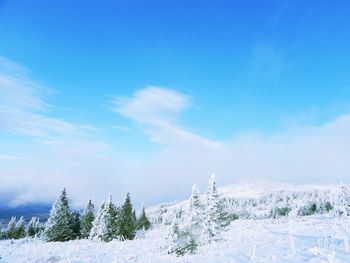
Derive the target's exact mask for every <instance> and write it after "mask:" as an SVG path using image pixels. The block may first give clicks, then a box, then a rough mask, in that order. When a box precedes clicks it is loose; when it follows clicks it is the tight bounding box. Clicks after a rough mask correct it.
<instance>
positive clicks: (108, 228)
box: [1, 189, 151, 242]
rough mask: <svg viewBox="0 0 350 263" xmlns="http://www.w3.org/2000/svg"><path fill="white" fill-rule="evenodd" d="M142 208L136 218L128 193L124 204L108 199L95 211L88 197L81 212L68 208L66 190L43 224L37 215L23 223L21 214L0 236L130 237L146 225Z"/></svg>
mask: <svg viewBox="0 0 350 263" xmlns="http://www.w3.org/2000/svg"><path fill="white" fill-rule="evenodd" d="M150 225H151V223H150V221H149V220H148V218H147V215H146V212H145V209H144V208H142V211H141V214H140V216H139V217H138V218H137V217H136V212H135V210H133V206H132V203H131V199H130V195H129V193H127V194H126V197H125V201H124V204H123V205H122V206H121V207H119V206H117V205H116V204H114V203H113V202H112V197H111V195H110V197H109V200H108V202H103V203H102V205H101V208H100V209H99V211H98V213H97V214H96V215H95V213H94V205H93V203H92V201H91V200H89V202H88V204H87V206H86V208H85V210H84V212H83V213H82V215H81V214H80V213H79V212H77V211H72V210H71V209H70V206H69V201H68V197H67V193H66V190H65V189H63V191H62V192H61V194H60V196H59V197H58V198H57V200H56V201H55V203H54V204H53V206H52V209H51V212H50V217H49V219H48V220H47V222H46V224H41V223H40V222H39V220H38V219H37V218H35V217H34V218H32V220H31V221H30V222H29V224H28V225H27V226H26V225H25V222H24V220H23V217H21V219H20V220H19V221H18V222H16V218H14V217H13V218H12V219H11V221H10V222H9V224H8V226H7V229H6V230H5V231H1V238H2V239H19V238H24V237H26V236H27V237H35V236H36V237H40V238H42V239H43V240H45V241H49V242H50V241H68V240H74V239H91V240H96V241H106V242H107V241H111V240H113V239H119V240H125V239H133V238H134V237H135V233H136V231H137V230H142V229H145V230H147V229H148V228H150Z"/></svg>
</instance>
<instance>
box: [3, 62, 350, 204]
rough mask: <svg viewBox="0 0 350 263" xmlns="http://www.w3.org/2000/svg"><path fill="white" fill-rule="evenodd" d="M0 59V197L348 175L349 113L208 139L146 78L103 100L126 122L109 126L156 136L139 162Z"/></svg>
mask: <svg viewBox="0 0 350 263" xmlns="http://www.w3.org/2000/svg"><path fill="white" fill-rule="evenodd" d="M0 64H1V66H0V143H1V144H2V145H3V146H6V147H2V148H1V149H0V181H1V183H0V196H3V197H5V196H6V201H7V202H9V203H10V204H13V205H16V204H21V203H26V202H39V201H52V200H53V199H54V198H55V197H56V194H57V193H58V192H59V190H60V189H61V188H62V187H64V186H65V187H67V190H68V193H69V195H70V196H71V197H72V199H73V201H74V202H75V204H78V205H82V204H84V203H85V202H86V201H87V199H88V198H90V197H92V198H94V199H95V200H96V202H97V203H98V202H100V201H101V200H102V199H103V198H106V195H107V194H108V193H109V192H111V193H112V194H113V195H114V196H115V197H116V199H117V200H118V198H123V195H124V193H125V192H126V191H131V193H132V196H133V198H134V200H135V202H136V204H141V203H145V204H146V205H150V204H156V203H159V202H164V201H171V200H173V199H182V198H185V197H187V195H188V194H189V192H190V186H191V184H192V183H193V182H196V183H197V184H198V185H199V186H200V187H201V188H202V189H204V187H205V185H206V182H207V178H208V177H209V175H210V174H211V173H213V172H215V173H216V174H217V177H218V183H219V184H220V185H223V184H229V183H234V182H237V181H239V180H245V179H259V180H261V179H263V180H274V181H285V182H300V183H339V182H344V183H350V176H349V175H350V166H349V165H348V162H349V161H348V157H349V156H350V114H344V115H342V116H339V117H337V118H335V119H333V120H330V121H329V122H327V123H324V124H323V125H321V126H306V125H304V126H303V125H299V126H294V127H293V128H290V129H288V130H285V131H284V132H280V133H278V134H271V135H269V136H263V135H261V134H259V133H257V132H254V133H249V132H247V133H245V134H241V135H239V136H235V137H234V138H232V139H230V140H222V141H216V140H212V139H210V138H206V137H203V136H201V135H198V134H195V133H193V132H191V131H190V130H188V129H187V128H186V127H184V126H183V125H182V124H181V114H182V113H183V112H184V111H185V110H190V107H191V98H190V97H189V96H188V95H186V94H183V93H181V92H179V91H176V90H174V89H171V88H166V87H157V86H147V87H145V88H142V89H140V90H137V91H136V92H134V93H133V94H130V95H129V96H124V97H120V96H118V94H116V96H115V97H114V98H113V99H112V101H111V102H110V105H111V110H112V111H113V112H115V113H116V114H117V115H118V116H122V117H124V118H126V119H129V120H131V121H132V122H133V123H134V126H132V127H120V126H114V127H111V131H113V130H114V131H116V129H123V130H124V131H125V132H128V131H129V130H134V129H135V127H137V129H138V131H139V132H140V133H142V134H144V135H146V137H147V138H148V140H150V141H151V142H153V143H156V144H158V145H159V147H160V149H161V150H160V151H159V153H158V154H157V155H155V156H154V157H152V158H151V159H150V160H148V161H140V160H137V158H135V159H130V158H127V157H126V156H124V155H123V153H121V152H118V149H115V148H114V147H113V146H111V145H112V144H111V143H109V142H108V141H101V140H99V139H97V138H98V133H99V128H98V127H95V126H94V125H91V124H80V123H73V122H70V121H67V120H65V119H63V118H57V117H52V116H51V115H50V110H51V109H52V106H51V105H50V103H48V102H47V99H46V96H45V94H46V92H47V91H46V90H47V88H46V87H44V86H43V85H41V84H40V83H38V82H36V81H33V80H32V79H31V78H30V77H29V74H28V71H27V70H26V69H25V68H23V67H21V66H19V65H16V64H15V63H13V62H11V61H8V60H6V59H3V58H2V59H0ZM8 138H10V140H11V142H10V141H8ZM13 141H15V142H16V143H15V144H12V142H13ZM135 150H137V149H135ZM4 200H5V199H4Z"/></svg>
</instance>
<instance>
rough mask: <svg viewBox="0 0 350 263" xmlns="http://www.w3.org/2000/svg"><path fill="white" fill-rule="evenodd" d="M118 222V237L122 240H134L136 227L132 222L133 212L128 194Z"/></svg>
mask: <svg viewBox="0 0 350 263" xmlns="http://www.w3.org/2000/svg"><path fill="white" fill-rule="evenodd" d="M119 220H120V221H119V222H120V223H119V235H120V236H121V237H122V238H123V239H129V240H132V239H134V237H135V229H136V226H135V222H134V220H133V210H132V204H131V199H130V194H129V193H126V197H125V201H124V204H123V206H122V209H121V211H120V218H119Z"/></svg>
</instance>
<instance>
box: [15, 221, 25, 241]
mask: <svg viewBox="0 0 350 263" xmlns="http://www.w3.org/2000/svg"><path fill="white" fill-rule="evenodd" d="M25 236H26V228H25V224H24V219H23V216H21V218H20V219H19V220H18V221H17V223H16V227H15V231H14V236H13V238H14V239H20V238H24V237H25Z"/></svg>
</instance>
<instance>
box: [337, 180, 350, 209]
mask: <svg viewBox="0 0 350 263" xmlns="http://www.w3.org/2000/svg"><path fill="white" fill-rule="evenodd" d="M339 199H340V200H339V207H338V210H339V213H340V214H342V215H350V188H349V186H346V185H344V184H341V185H340V198H339Z"/></svg>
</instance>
